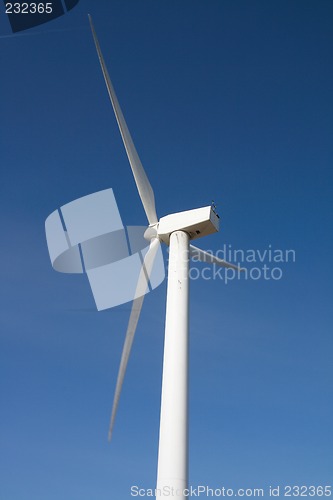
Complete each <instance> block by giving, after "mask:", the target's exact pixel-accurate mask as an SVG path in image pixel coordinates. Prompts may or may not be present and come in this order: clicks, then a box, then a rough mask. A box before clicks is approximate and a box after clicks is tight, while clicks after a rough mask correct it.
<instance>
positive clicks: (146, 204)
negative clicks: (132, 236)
mask: <svg viewBox="0 0 333 500" xmlns="http://www.w3.org/2000/svg"><path fill="white" fill-rule="evenodd" d="M88 17H89V22H90V27H91V31H92V35H93V37H94V42H95V46H96V50H97V54H98V58H99V62H100V64H101V68H102V72H103V75H104V80H105V83H106V86H107V89H108V92H109V96H110V99H111V103H112V107H113V110H114V113H115V115H116V119H117V123H118V127H119V130H120V133H121V137H122V139H123V143H124V146H125V149H126V153H127V156H128V159H129V162H130V165H131V168H132V172H133V175H134V179H135V183H136V186H137V188H138V191H139V195H140V198H141V201H142V204H143V208H144V210H145V212H146V215H147V218H148V221H149V224H155V223H156V222H157V220H158V219H157V215H156V208H155V197H154V192H153V190H152V187H151V185H150V182H149V180H148V177H147V175H146V172H145V171H144V168H143V166H142V164H141V161H140V158H139V156H138V153H137V151H136V149H135V146H134V144H133V140H132V137H131V134H130V133H129V130H128V128H127V125H126V122H125V118H124V115H123V113H122V111H121V109H120V106H119V102H118V99H117V96H116V93H115V91H114V88H113V85H112V83H111V80H110V76H109V73H108V70H107V68H106V65H105V61H104V58H103V55H102V52H101V48H100V45H99V42H98V39H97V35H96V32H95V28H94V25H93V22H92V18H91V16H90V15H88Z"/></svg>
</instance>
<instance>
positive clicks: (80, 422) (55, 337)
mask: <svg viewBox="0 0 333 500" xmlns="http://www.w3.org/2000/svg"><path fill="white" fill-rule="evenodd" d="M88 12H90V13H91V14H92V15H93V18H94V22H95V26H96V30H97V33H98V36H99V39H100V43H101V47H102V50H103V52H104V56H105V59H106V62H107V64H108V67H109V71H110V74H111V77H112V79H113V82H114V85H115V88H116V91H117V94H118V98H119V100H120V103H121V106H122V108H123V111H124V114H125V117H126V119H127V122H128V126H129V128H130V130H131V133H132V135H133V139H134V141H135V144H136V146H137V149H138V152H139V155H140V157H141V160H142V163H143V164H144V166H145V168H146V171H147V174H148V176H149V178H150V180H151V183H152V185H153V187H154V189H155V195H156V200H157V210H158V214H159V215H160V216H162V215H166V214H168V213H170V212H176V211H179V210H186V209H190V208H194V207H199V206H204V205H207V204H209V203H210V201H211V199H212V198H213V199H214V200H215V201H216V203H217V205H218V210H219V212H220V215H221V221H222V224H221V231H220V233H218V234H217V235H214V236H211V237H208V238H206V239H205V240H202V241H200V242H198V245H200V246H201V247H202V248H207V249H212V250H215V251H217V250H218V249H220V248H222V247H223V245H224V244H230V245H232V247H233V248H241V249H249V248H253V249H260V250H264V249H265V248H267V247H268V245H272V247H273V248H280V249H290V248H292V249H295V251H296V262H295V263H293V264H285V265H283V266H282V267H283V278H282V279H281V280H280V281H272V280H270V281H265V280H259V281H251V280H242V281H237V280H235V281H233V282H232V283H230V284H228V285H225V283H223V282H222V281H221V280H214V281H213V280H210V281H204V280H198V281H193V282H192V283H191V332H190V338H191V344H190V345H191V347H190V354H191V368H190V375H191V385H190V482H191V484H193V485H197V484H208V485H210V486H211V487H220V486H228V487H262V488H266V487H267V486H268V485H274V486H275V485H286V484H296V485H297V484H298V485H301V484H307V485H309V484H314V485H326V484H332V482H333V479H332V463H333V451H332V450H333V436H332V420H333V405H332V393H333V390H332V389H333V387H332V386H333V376H332V375H333V365H332V353H333V341H332V278H333V276H332V264H331V260H332V252H333V241H332V194H333V193H332V160H333V154H332V153H333V151H332V149H333V148H332V132H333V109H332V88H333V81H332V80H333V71H332V55H333V29H332V26H333V3H332V2H331V1H329V0H316V1H308V0H302V1H301V0H288V1H283V0H282V1H279V2H266V1H264V0H260V1H259V0H257V1H256V0H252V1H247V0H236V1H234V0H228V1H227V0H209V1H208V2H204V1H203V0H201V1H198V0H181V1H180V0H178V1H174V0H172V1H163V2H156V1H153V0H144V1H143V0H132V1H129V0H108V1H107V0H99V1H98V2H93V1H91V0H81V1H80V3H79V5H78V6H77V7H76V8H75V9H73V10H72V11H71V12H70V13H69V14H67V15H65V16H63V17H61V18H59V19H57V20H55V21H53V22H52V23H49V24H45V25H43V26H41V27H39V28H35V29H32V30H30V31H27V32H26V34H24V35H22V36H12V37H2V38H0V44H1V51H0V54H1V55H0V61H1V84H0V88H1V96H2V98H1V100H0V102H1V105H0V106H1V107H0V109H1V184H0V189H1V204H2V209H1V212H0V214H1V215H0V217H1V233H2V244H1V248H0V252H1V262H2V266H1V337H0V338H1V350H0V363H1V364H0V369H1V378H0V384H1V459H0V460H1V464H0V476H1V477H0V498H1V500H59V499H64V500H107V499H110V498H117V499H120V500H122V499H124V500H125V499H127V498H130V489H129V488H130V485H132V484H138V485H141V486H142V487H146V488H148V487H154V486H155V477H156V462H157V444H158V425H159V401H160V386H161V370H162V354H163V331H164V312H165V291H166V283H165V282H164V283H163V285H162V286H160V287H159V288H158V289H157V290H156V291H154V293H152V294H149V295H148V296H147V297H146V300H145V304H144V310H143V313H142V317H141V319H140V323H139V328H138V332H137V337H136V340H135V344H134V348H133V354H132V357H131V360H130V363H129V368H128V372H127V376H126V381H125V384H124V389H123V393H122V398H121V402H120V407H119V413H118V416H117V421H116V426H115V430H114V437H113V441H112V443H111V445H109V444H108V443H107V429H108V423H109V416H110V410H111V404H112V398H113V390H114V386H115V381H116V374H117V371H118V364H119V359H120V353H121V349H122V342H123V338H124V332H125V329H126V325H127V320H128V315H129V305H125V306H120V307H118V308H116V309H114V310H110V311H106V312H101V313H97V311H96V310H95V309H94V302H93V298H92V295H91V292H90V289H89V285H88V282H87V280H86V279H85V277H83V276H73V275H62V274H59V273H56V272H54V271H53V270H52V267H51V265H50V262H49V257H48V252H47V247H46V242H45V235H44V221H45V219H46V217H47V216H48V215H49V214H50V213H51V212H52V211H53V210H55V209H56V208H58V207H59V206H61V205H63V204H64V203H66V202H69V201H71V200H74V199H76V198H78V197H80V196H84V195H86V194H89V193H92V192H95V191H98V190H100V189H105V188H108V187H112V188H113V189H114V192H115V195H116V198H117V201H118V205H119V208H120V211H121V215H122V218H123V222H124V223H125V224H128V225H130V224H138V225H142V224H145V214H144V211H143V209H142V207H141V205H140V200H139V197H138V195H137V193H136V188H135V185H134V181H133V178H132V174H131V171H130V168H129V165H128V162H127V158H126V155H125V152H124V149H123V146H122V143H121V139H120V136H119V132H118V130H117V126H116V122H115V119H114V116H113V112H112V109H111V106H110V104H109V101H108V96H107V92H106V89H105V85H104V82H103V78H102V75H101V71H100V68H99V63H98V59H97V56H96V53H95V48H94V45H93V40H92V36H91V33H90V31H89V26H88V19H87V13H88ZM0 30H1V35H6V34H7V33H9V24H8V21H7V19H6V17H5V15H4V14H3V13H2V14H1V16H0ZM249 267H250V266H249Z"/></svg>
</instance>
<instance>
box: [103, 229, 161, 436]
mask: <svg viewBox="0 0 333 500" xmlns="http://www.w3.org/2000/svg"><path fill="white" fill-rule="evenodd" d="M159 245H160V241H159V240H158V239H157V238H154V239H153V240H152V241H151V243H150V247H149V250H148V252H147V253H146V256H145V258H144V261H143V265H142V268H141V271H140V274H139V279H138V284H137V287H136V292H135V297H136V298H135V299H134V300H133V304H132V310H131V314H130V318H129V321H128V326H127V331H126V336H125V342H124V347H123V352H122V355H121V360H120V366H119V372H118V378H117V383H116V389H115V394H114V399H113V406H112V412H111V419H110V426H109V437H108V439H109V441H111V437H112V430H113V426H114V421H115V418H116V413H117V409H118V403H119V397H120V393H121V388H122V386H123V382H124V377H125V372H126V367H127V363H128V358H129V355H130V352H131V348H132V344H133V340H134V334H135V330H136V327H137V324H138V321H139V317H140V312H141V308H142V304H143V300H144V297H145V292H146V289H147V282H148V281H149V278H150V275H151V272H152V269H153V264H154V260H155V257H156V254H157V250H158V248H159Z"/></svg>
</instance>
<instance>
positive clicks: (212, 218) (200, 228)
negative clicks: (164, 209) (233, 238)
mask: <svg viewBox="0 0 333 500" xmlns="http://www.w3.org/2000/svg"><path fill="white" fill-rule="evenodd" d="M149 229H150V228H149ZM218 230H219V216H218V215H217V214H216V213H215V212H214V210H213V208H212V207H211V205H209V206H208V207H202V208H195V209H193V210H186V211H185V212H177V213H175V214H170V215H166V216H165V217H161V219H160V220H159V223H158V226H157V234H158V237H159V239H160V240H161V241H163V242H164V243H166V244H167V245H169V241H170V235H171V233H174V232H175V231H184V232H185V233H187V234H188V235H189V237H190V240H195V239H197V238H201V237H202V236H208V235H209V234H213V233H216V232H218Z"/></svg>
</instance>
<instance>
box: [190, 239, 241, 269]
mask: <svg viewBox="0 0 333 500" xmlns="http://www.w3.org/2000/svg"><path fill="white" fill-rule="evenodd" d="M190 255H191V257H192V258H195V259H196V260H199V261H201V262H207V263H208V264H217V265H218V266H221V267H228V268H231V269H235V270H236V271H244V269H242V268H241V267H238V266H236V265H235V264H230V262H227V261H225V260H224V259H220V258H219V257H216V256H215V255H212V254H211V253H209V252H206V251H205V250H201V248H197V247H195V246H193V245H190Z"/></svg>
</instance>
